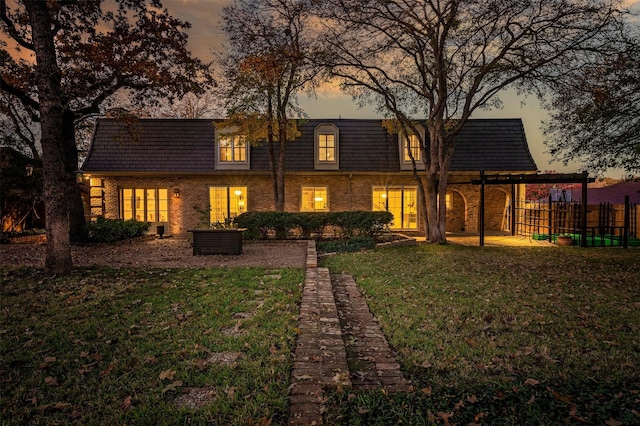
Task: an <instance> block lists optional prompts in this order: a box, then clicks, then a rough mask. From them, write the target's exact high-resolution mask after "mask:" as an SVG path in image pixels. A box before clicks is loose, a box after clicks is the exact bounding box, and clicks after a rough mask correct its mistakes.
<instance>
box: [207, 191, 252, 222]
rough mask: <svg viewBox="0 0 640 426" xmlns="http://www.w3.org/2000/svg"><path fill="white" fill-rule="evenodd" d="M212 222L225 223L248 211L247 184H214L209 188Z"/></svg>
mask: <svg viewBox="0 0 640 426" xmlns="http://www.w3.org/2000/svg"><path fill="white" fill-rule="evenodd" d="M209 203H210V206H211V213H210V221H211V223H225V222H226V221H227V220H228V219H232V218H235V217H236V216H239V215H241V214H242V213H244V212H246V211H247V187H246V186H212V187H210V188H209Z"/></svg>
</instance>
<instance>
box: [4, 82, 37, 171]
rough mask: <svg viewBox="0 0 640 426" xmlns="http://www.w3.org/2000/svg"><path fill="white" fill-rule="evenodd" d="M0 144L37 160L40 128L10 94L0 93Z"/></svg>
mask: <svg viewBox="0 0 640 426" xmlns="http://www.w3.org/2000/svg"><path fill="white" fill-rule="evenodd" d="M0 135H2V141H1V142H0V145H2V146H8V147H11V148H13V149H15V150H17V151H19V152H22V153H24V154H27V155H29V156H30V157H31V158H33V159H35V160H37V159H39V158H40V151H39V149H38V148H39V143H40V130H39V129H38V126H37V123H34V122H33V120H32V119H31V117H29V114H28V112H27V111H26V110H25V109H24V108H23V106H22V105H21V104H20V103H19V102H15V99H14V98H13V97H12V96H9V95H8V94H6V93H0Z"/></svg>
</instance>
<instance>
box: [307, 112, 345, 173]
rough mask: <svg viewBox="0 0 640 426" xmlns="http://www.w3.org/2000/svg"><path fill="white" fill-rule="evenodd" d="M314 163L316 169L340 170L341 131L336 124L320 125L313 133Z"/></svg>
mask: <svg viewBox="0 0 640 426" xmlns="http://www.w3.org/2000/svg"><path fill="white" fill-rule="evenodd" d="M313 137H314V165H315V169H316V170H338V169H339V167H340V164H339V146H340V145H339V144H340V140H339V137H340V132H339V131H338V127H337V126H336V125H335V124H331V123H324V124H320V125H318V126H317V127H316V128H315V130H314V133H313Z"/></svg>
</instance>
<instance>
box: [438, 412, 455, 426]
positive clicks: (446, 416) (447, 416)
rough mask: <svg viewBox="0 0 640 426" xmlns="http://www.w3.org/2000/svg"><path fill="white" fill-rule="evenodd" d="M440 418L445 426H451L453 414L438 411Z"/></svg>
mask: <svg viewBox="0 0 640 426" xmlns="http://www.w3.org/2000/svg"><path fill="white" fill-rule="evenodd" d="M438 417H440V418H441V419H442V421H443V422H444V425H445V426H449V425H451V423H450V422H449V419H450V418H451V417H453V413H443V412H442V411H438Z"/></svg>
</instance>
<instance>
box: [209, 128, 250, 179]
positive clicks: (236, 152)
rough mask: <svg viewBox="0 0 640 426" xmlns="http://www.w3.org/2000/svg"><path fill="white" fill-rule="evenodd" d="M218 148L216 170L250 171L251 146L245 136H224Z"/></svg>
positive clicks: (220, 139) (219, 140)
mask: <svg viewBox="0 0 640 426" xmlns="http://www.w3.org/2000/svg"><path fill="white" fill-rule="evenodd" d="M216 148H217V154H218V155H216V169H221V170H229V169H234V170H247V169H249V144H248V143H247V141H246V139H245V137H244V136H243V135H232V134H222V135H220V136H219V137H218V141H217V143H216Z"/></svg>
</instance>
